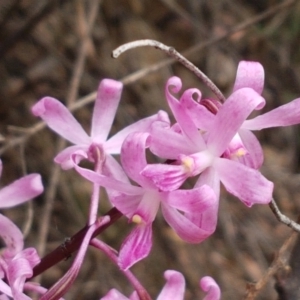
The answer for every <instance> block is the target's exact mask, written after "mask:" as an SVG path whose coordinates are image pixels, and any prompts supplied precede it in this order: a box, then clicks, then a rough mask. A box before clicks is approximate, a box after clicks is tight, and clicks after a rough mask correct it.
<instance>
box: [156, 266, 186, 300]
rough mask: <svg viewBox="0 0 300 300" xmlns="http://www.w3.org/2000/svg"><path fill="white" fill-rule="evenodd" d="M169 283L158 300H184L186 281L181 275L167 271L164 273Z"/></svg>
mask: <svg viewBox="0 0 300 300" xmlns="http://www.w3.org/2000/svg"><path fill="white" fill-rule="evenodd" d="M164 277H165V279H166V280H167V283H166V284H165V285H164V287H163V289H162V291H161V292H160V294H159V296H158V298H157V300H183V297H184V292H185V280H184V277H183V275H182V274H181V273H179V272H176V271H173V270H167V271H165V273H164Z"/></svg>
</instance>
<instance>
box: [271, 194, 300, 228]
mask: <svg viewBox="0 0 300 300" xmlns="http://www.w3.org/2000/svg"><path fill="white" fill-rule="evenodd" d="M269 206H270V208H271V210H272V212H273V213H274V215H275V216H276V218H277V219H278V220H279V221H280V222H281V223H283V224H285V225H287V226H288V227H291V228H292V229H293V230H295V231H297V232H300V224H298V223H296V222H295V221H293V220H291V219H290V218H289V217H287V216H286V215H284V214H283V213H282V212H281V211H280V210H279V208H278V206H277V204H276V202H275V200H274V199H272V200H271V202H270V203H269Z"/></svg>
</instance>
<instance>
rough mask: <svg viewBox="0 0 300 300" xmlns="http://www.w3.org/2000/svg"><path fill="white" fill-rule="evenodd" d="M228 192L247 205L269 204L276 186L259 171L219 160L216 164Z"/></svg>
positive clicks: (225, 160)
mask: <svg viewBox="0 0 300 300" xmlns="http://www.w3.org/2000/svg"><path fill="white" fill-rule="evenodd" d="M214 168H216V170H217V172H218V175H219V176H220V179H221V181H222V183H223V184H224V186H225V188H226V190H227V191H228V192H229V193H231V194H233V195H234V196H236V197H237V198H239V199H240V200H241V201H242V202H243V203H244V204H245V205H247V206H249V207H251V206H252V205H253V204H256V203H258V204H267V203H269V202H270V201H271V199H272V193H273V188H274V184H273V182H271V181H269V180H267V179H266V178H265V177H264V176H263V175H262V174H261V173H260V172H259V171H257V170H254V169H252V168H249V167H247V166H244V165H243V164H241V163H238V162H235V161H231V160H228V159H222V158H218V159H216V161H215V163H214Z"/></svg>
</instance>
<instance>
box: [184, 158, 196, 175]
mask: <svg viewBox="0 0 300 300" xmlns="http://www.w3.org/2000/svg"><path fill="white" fill-rule="evenodd" d="M193 164H194V160H193V159H192V158H190V157H185V158H183V159H182V165H183V166H184V167H185V169H186V170H187V171H188V172H190V171H192V166H193Z"/></svg>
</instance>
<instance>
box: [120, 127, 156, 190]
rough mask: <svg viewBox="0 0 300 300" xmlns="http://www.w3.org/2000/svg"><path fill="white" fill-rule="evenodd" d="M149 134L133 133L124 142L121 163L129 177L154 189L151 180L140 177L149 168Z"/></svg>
mask: <svg viewBox="0 0 300 300" xmlns="http://www.w3.org/2000/svg"><path fill="white" fill-rule="evenodd" d="M148 137H149V133H142V132H135V133H131V134H130V135H129V136H128V137H127V138H126V139H125V141H124V143H123V146H122V150H121V162H122V166H123V168H124V170H125V172H126V173H127V175H128V176H129V177H130V178H131V179H133V180H134V181H135V182H137V183H138V184H140V185H141V186H143V187H147V186H149V187H152V186H153V184H152V183H151V182H150V180H149V179H147V178H145V177H143V176H141V175H140V172H141V171H142V170H143V169H144V168H145V167H146V166H147V160H146V154H145V150H146V147H147V139H148Z"/></svg>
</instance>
